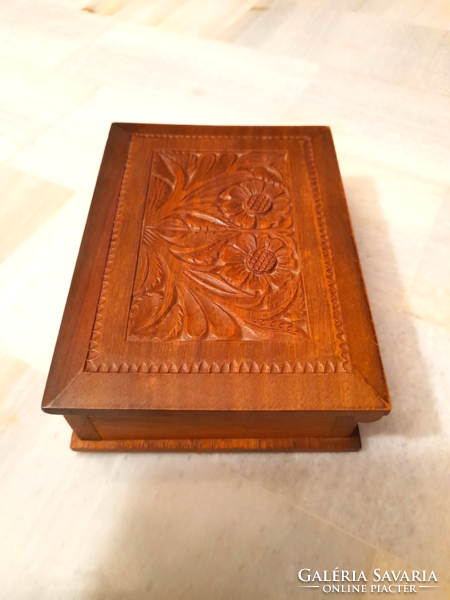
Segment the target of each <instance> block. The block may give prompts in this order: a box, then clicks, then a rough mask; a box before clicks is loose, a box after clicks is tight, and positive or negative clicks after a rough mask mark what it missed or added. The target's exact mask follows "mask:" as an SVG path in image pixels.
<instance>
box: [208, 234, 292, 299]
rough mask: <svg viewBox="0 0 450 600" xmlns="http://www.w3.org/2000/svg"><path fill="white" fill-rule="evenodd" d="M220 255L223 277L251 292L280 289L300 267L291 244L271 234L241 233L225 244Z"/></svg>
mask: <svg viewBox="0 0 450 600" xmlns="http://www.w3.org/2000/svg"><path fill="white" fill-rule="evenodd" d="M220 258H221V262H223V263H224V266H223V267H222V269H221V274H222V277H223V278H224V279H225V280H227V281H228V282H229V283H230V284H231V285H233V286H235V287H238V288H241V289H245V290H249V291H252V292H262V291H267V290H268V289H269V288H271V287H274V286H275V287H276V288H280V287H281V286H283V284H284V283H286V282H287V280H288V279H289V278H291V277H292V275H293V273H295V272H296V270H297V268H298V261H297V257H296V254H295V251H294V249H293V248H292V247H291V245H290V243H289V242H288V241H287V240H286V241H283V240H281V239H280V238H278V237H273V236H270V235H268V234H261V235H250V234H248V235H242V236H241V237H239V238H237V239H236V240H234V241H233V243H232V244H228V245H226V246H224V248H223V249H222V252H221V257H220Z"/></svg>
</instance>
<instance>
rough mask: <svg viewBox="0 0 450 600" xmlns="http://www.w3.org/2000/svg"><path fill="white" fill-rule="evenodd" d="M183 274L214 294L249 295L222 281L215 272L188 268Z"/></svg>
mask: <svg viewBox="0 0 450 600" xmlns="http://www.w3.org/2000/svg"><path fill="white" fill-rule="evenodd" d="M185 275H186V277H189V278H190V279H192V280H193V281H194V282H196V283H200V284H201V285H202V286H203V287H204V288H206V289H208V290H210V291H211V292H214V293H216V294H231V295H232V296H234V297H237V296H245V295H249V294H245V292H242V291H241V290H239V289H237V288H235V287H232V286H231V285H229V284H228V283H226V281H224V280H223V279H222V278H221V277H220V275H216V274H215V273H207V272H204V271H192V270H189V269H188V270H186V271H185Z"/></svg>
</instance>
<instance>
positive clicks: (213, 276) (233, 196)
mask: <svg viewBox="0 0 450 600" xmlns="http://www.w3.org/2000/svg"><path fill="white" fill-rule="evenodd" d="M301 275H302V273H301V264H300V259H299V250H298V244H297V241H296V236H295V231H294V219H293V214H292V191H291V183H290V175H289V165H288V160H287V153H286V152H270V153H265V152H256V151H248V152H181V151H157V152H154V154H153V160H152V166H151V174H150V178H149V187H148V194H147V202H146V209H145V215H144V223H143V229H142V233H141V241H140V248H139V258H138V264H137V269H136V274H135V280H134V287H133V296H132V302H131V308H130V314H129V319H128V329H127V339H128V340H129V341H133V340H135V341H139V340H150V339H151V340H161V341H168V340H178V341H192V340H258V339H260V340H265V339H267V338H270V339H274V336H275V339H280V340H289V339H292V338H295V337H298V336H300V337H307V336H308V326H307V313H306V305H305V294H304V289H303V282H302V276H301Z"/></svg>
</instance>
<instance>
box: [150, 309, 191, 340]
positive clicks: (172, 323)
mask: <svg viewBox="0 0 450 600" xmlns="http://www.w3.org/2000/svg"><path fill="white" fill-rule="evenodd" d="M182 328H183V309H182V308H181V306H180V305H179V304H174V305H173V306H172V307H171V308H170V310H169V312H168V313H166V314H165V315H164V316H163V317H162V318H161V319H160V320H159V321H158V322H157V323H156V324H155V325H154V326H153V327H152V328H151V329H150V330H149V331H148V333H147V335H151V336H152V337H154V338H156V339H162V340H173V339H176V338H177V337H179V335H180V334H181V331H182Z"/></svg>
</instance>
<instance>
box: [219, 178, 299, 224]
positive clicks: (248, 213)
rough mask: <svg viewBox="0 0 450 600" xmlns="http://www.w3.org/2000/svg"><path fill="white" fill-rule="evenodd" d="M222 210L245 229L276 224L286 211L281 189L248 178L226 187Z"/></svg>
mask: <svg viewBox="0 0 450 600" xmlns="http://www.w3.org/2000/svg"><path fill="white" fill-rule="evenodd" d="M220 197H221V199H222V201H223V202H222V205H221V208H222V212H223V214H224V215H225V216H226V217H227V218H228V219H229V220H230V221H232V222H233V223H235V224H236V225H238V226H240V227H244V228H245V229H255V228H257V227H258V228H262V229H267V228H268V227H271V226H273V225H278V224H279V223H280V222H281V221H282V220H283V219H284V218H285V217H286V215H287V214H288V212H289V203H288V199H287V197H286V195H285V194H284V192H283V190H282V189H281V188H280V187H279V186H277V185H275V184H274V183H271V182H270V181H264V180H262V179H251V180H250V181H244V182H243V183H240V184H238V185H233V186H231V187H230V188H228V189H227V190H226V191H225V192H223V193H222V195H221V196H220Z"/></svg>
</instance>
